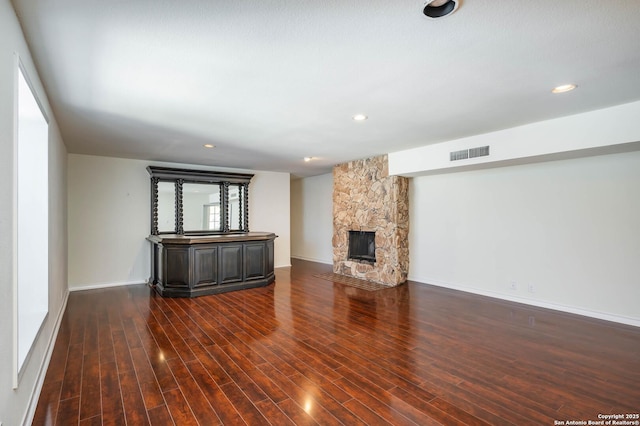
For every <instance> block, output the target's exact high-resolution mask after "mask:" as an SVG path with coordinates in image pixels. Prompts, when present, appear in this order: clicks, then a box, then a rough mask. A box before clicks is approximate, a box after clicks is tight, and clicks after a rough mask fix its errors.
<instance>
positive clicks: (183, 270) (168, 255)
mask: <svg viewBox="0 0 640 426" xmlns="http://www.w3.org/2000/svg"><path fill="white" fill-rule="evenodd" d="M164 260H165V262H164V276H165V282H164V286H165V287H177V288H189V248H188V247H177V248H176V247H165V248H164Z"/></svg>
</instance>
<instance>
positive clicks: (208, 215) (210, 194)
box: [182, 183, 222, 232]
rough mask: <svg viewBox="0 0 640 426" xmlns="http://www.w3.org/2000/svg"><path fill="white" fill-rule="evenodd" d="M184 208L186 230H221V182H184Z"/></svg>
mask: <svg viewBox="0 0 640 426" xmlns="http://www.w3.org/2000/svg"><path fill="white" fill-rule="evenodd" d="M182 209H183V210H182V217H183V223H184V230H185V232H189V231H220V230H221V229H222V227H221V223H220V219H221V215H220V213H221V212H220V184H202V183H184V184H183V185H182Z"/></svg>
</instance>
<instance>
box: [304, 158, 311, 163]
mask: <svg viewBox="0 0 640 426" xmlns="http://www.w3.org/2000/svg"><path fill="white" fill-rule="evenodd" d="M311 160H313V157H304V162H305V163H308V162H309V161H311Z"/></svg>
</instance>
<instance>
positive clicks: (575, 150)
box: [389, 102, 640, 176]
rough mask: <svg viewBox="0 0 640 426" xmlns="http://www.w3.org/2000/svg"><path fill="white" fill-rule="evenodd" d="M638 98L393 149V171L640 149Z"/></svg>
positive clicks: (459, 167) (410, 172)
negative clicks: (466, 153)
mask: <svg viewBox="0 0 640 426" xmlns="http://www.w3.org/2000/svg"><path fill="white" fill-rule="evenodd" d="M639 116H640V102H632V103H628V104H624V105H617V106H614V107H610V108H604V109H600V110H596V111H590V112H586V113H582V114H576V115H571V116H567V117H560V118H556V119H553V120H546V121H541V122H538V123H532V124H528V125H525V126H518V127H514V128H511V129H505V130H500V131H497V132H491V133H486V134H482V135H475V136H470V137H467V138H462V139H456V140H452V141H447V142H443V143H438V144H433V145H427V146H423V147H419V148H414V149H409V150H406V151H398V152H392V153H389V173H390V174H392V175H403V176H420V175H426V174H434V173H443V172H455V171H460V170H474V169H481V168H487V167H495V166H497V165H513V164H524V163H531V162H537V161H548V160H553V159H561V158H577V157H582V156H587V155H595V154H604V153H612V152H625V151H626V152H628V151H633V150H640V120H638V117H639ZM486 145H488V146H489V147H490V155H489V156H486V157H476V158H470V159H465V160H459V161H450V159H449V153H450V152H452V151H458V150H462V149H468V148H475V147H480V146H486Z"/></svg>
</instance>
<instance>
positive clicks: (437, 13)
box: [422, 0, 461, 19]
mask: <svg viewBox="0 0 640 426" xmlns="http://www.w3.org/2000/svg"><path fill="white" fill-rule="evenodd" d="M460 1H461V0H426V1H425V2H424V7H423V9H422V13H424V16H426V17H427V18H431V19H437V18H444V17H445V16H449V15H451V14H452V13H453V12H455V11H456V10H457V9H458V6H459V3H460Z"/></svg>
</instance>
